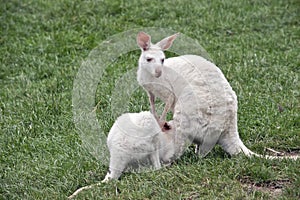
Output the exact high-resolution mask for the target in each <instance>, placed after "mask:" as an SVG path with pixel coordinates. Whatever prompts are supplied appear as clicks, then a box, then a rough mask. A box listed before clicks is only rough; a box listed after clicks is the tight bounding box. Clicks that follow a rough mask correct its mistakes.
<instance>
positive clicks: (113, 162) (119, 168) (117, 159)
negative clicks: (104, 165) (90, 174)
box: [102, 153, 129, 183]
mask: <svg viewBox="0 0 300 200" xmlns="http://www.w3.org/2000/svg"><path fill="white" fill-rule="evenodd" d="M128 162H129V158H127V157H126V156H124V155H122V154H119V155H116V154H115V153H112V155H111V157H110V162H109V170H108V172H107V174H106V176H105V178H104V179H103V181H102V183H105V182H108V181H109V180H111V179H118V178H119V177H120V176H121V174H122V172H123V171H124V170H125V168H126V166H127V164H128Z"/></svg>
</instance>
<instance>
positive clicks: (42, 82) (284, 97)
mask: <svg viewBox="0 0 300 200" xmlns="http://www.w3.org/2000/svg"><path fill="white" fill-rule="evenodd" d="M0 4H1V6H0V13H1V16H0V33H1V35H0V55H1V56H0V59H1V60H0V127H1V132H0V172H1V173H0V176H1V178H0V199H65V198H66V197H67V196H69V195H70V194H71V193H72V192H74V191H75V190H76V189H77V188H79V187H82V186H85V185H88V184H93V183H97V182H99V181H100V180H102V178H103V177H104V176H105V174H106V171H107V166H104V165H103V164H101V161H99V160H97V159H96V158H95V157H93V156H91V154H90V153H89V152H88V151H87V150H86V149H85V148H83V147H82V141H81V139H80V136H79V131H78V130H77V129H76V127H75V124H74V122H73V113H72V90H73V81H74V79H75V77H76V74H77V72H78V70H79V68H80V66H81V63H82V61H84V60H85V59H86V58H87V57H88V55H89V52H91V51H92V50H93V49H94V48H96V47H97V46H98V45H99V44H100V43H101V42H102V41H104V40H105V39H106V38H107V37H109V36H111V35H114V34H118V33H121V32H123V31H126V30H130V29H134V28H143V27H163V28H169V29H173V30H174V31H178V32H181V33H183V34H185V35H187V36H189V37H191V38H193V39H195V40H197V41H198V42H199V44H201V45H202V46H203V47H204V48H205V49H206V50H207V52H208V53H209V54H210V56H211V58H212V59H213V61H214V62H215V63H216V65H217V66H219V67H220V68H221V69H222V71H223V72H224V74H225V76H226V77H227V78H228V80H229V82H230V83H231V85H232V87H233V88H234V90H235V91H236V93H237V96H238V99H239V111H238V113H239V122H238V125H239V132H240V135H241V137H242V140H243V141H244V142H245V144H246V145H247V146H248V147H249V148H250V149H252V150H254V151H256V152H259V153H264V147H270V148H273V149H276V150H281V151H291V150H293V149H297V148H298V149H299V144H300V123H299V122H300V115H299V113H300V100H299V99H300V94H299V91H300V83H299V73H300V62H299V61H300V23H299V22H300V21H299V19H300V3H299V1H297V0H287V1H283V0H263V1H255V0H252V1H244V0H242V1H230V0H226V1H211V2H209V1H182V0H181V1H163V2H161V1H152V3H149V2H146V1H145V0H143V1H135V0H134V1H130V2H124V1H108V0H103V1H100V0H95V1H91V0H89V1H79V0H76V1H71V0H61V1H58V0H56V1H42V0H27V1H19V0H10V1H8V0H1V1H0ZM138 55H139V52H138V51H136V52H131V53H128V54H127V55H123V56H121V57H119V58H118V59H117V60H116V61H115V62H114V63H113V64H112V65H111V66H109V67H108V68H107V70H106V72H105V74H104V76H103V77H102V79H101V84H99V86H98V89H97V94H96V97H95V105H96V104H97V103H98V102H99V101H100V100H101V103H100V104H99V106H97V117H98V120H99V123H100V124H101V126H102V128H103V130H105V131H106V132H107V131H108V130H109V129H110V126H111V125H112V123H113V121H114V119H115V118H114V116H113V115H112V114H111V113H110V103H111V95H112V89H113V88H114V87H115V81H116V80H118V79H119V78H120V77H121V76H122V74H124V73H125V72H126V71H127V70H132V69H135V68H136V66H137V59H138ZM278 106H281V107H282V108H283V111H282V112H279V109H278ZM127 109H128V110H129V111H140V110H141V109H143V110H145V109H148V102H147V97H146V94H145V92H143V91H142V90H141V89H138V90H136V91H135V93H134V94H133V96H132V98H130V103H129V105H128V108H127ZM299 164H300V163H299V161H296V162H293V161H268V160H263V159H258V158H253V159H248V158H245V157H244V156H242V155H240V156H237V157H234V158H229V157H228V156H227V155H226V154H225V153H224V152H223V151H222V150H221V149H220V148H219V147H217V148H215V149H214V150H213V151H212V152H211V153H210V154H209V155H208V156H207V157H206V158H204V159H200V158H197V157H196V156H195V155H194V154H193V153H192V150H189V151H187V152H186V154H184V155H183V157H181V158H180V159H179V160H177V161H176V163H174V164H173V165H172V166H171V167H169V168H166V169H162V170H159V171H154V172H149V173H140V174H135V173H126V174H125V175H124V176H123V177H122V179H121V180H120V181H114V182H111V183H109V184H107V185H101V186H99V187H96V188H94V189H91V190H89V191H85V192H83V193H81V194H80V195H79V196H78V199H108V198H109V199H267V198H279V199H299V198H300V192H299V188H300V174H299ZM283 179H284V180H286V179H287V180H289V182H288V184H285V185H284V186H283V192H282V193H281V194H277V195H275V196H274V194H273V193H269V192H267V191H261V190H256V189H247V187H245V185H244V184H242V182H245V180H248V182H249V181H250V182H251V183H252V184H256V185H258V184H260V183H267V182H276V181H277V180H283ZM116 190H117V191H119V192H118V194H116Z"/></svg>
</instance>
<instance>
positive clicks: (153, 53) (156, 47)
mask: <svg viewBox="0 0 300 200" xmlns="http://www.w3.org/2000/svg"><path fill="white" fill-rule="evenodd" d="M177 35H178V34H174V35H171V36H169V37H167V38H165V39H163V40H161V41H160V42H158V43H156V44H152V43H151V37H150V35H148V34H146V33H144V32H139V33H138V35H137V44H138V46H139V47H140V48H141V50H142V54H141V56H140V59H139V67H140V70H145V71H147V72H148V73H150V74H151V75H152V76H154V77H156V78H158V77H160V76H161V73H162V67H163V64H164V60H165V54H164V51H165V50H167V49H168V48H170V47H171V45H172V43H173V41H174V40H175V38H176V37H177Z"/></svg>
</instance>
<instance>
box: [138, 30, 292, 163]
mask: <svg viewBox="0 0 300 200" xmlns="http://www.w3.org/2000/svg"><path fill="white" fill-rule="evenodd" d="M176 36H177V34H175V35H172V36H170V37H167V38H165V39H163V40H161V41H160V42H158V43H156V44H152V43H151V37H150V36H149V35H147V34H146V33H144V32H140V33H138V35H137V44H138V46H139V47H140V48H141V50H142V53H141V56H140V58H139V67H138V71H137V80H138V82H139V84H140V85H141V86H142V87H143V88H144V89H145V90H146V91H147V92H148V95H149V100H150V105H151V112H152V113H153V114H154V115H155V116H156V119H157V120H158V121H159V124H160V125H161V126H162V125H163V124H164V121H165V116H166V113H167V112H168V110H169V109H171V111H173V120H174V125H173V126H175V127H172V128H175V130H176V135H179V134H181V136H182V138H183V140H184V141H183V142H182V143H184V144H185V145H184V146H188V145H189V144H190V143H195V144H196V145H197V148H196V152H197V153H199V154H201V155H202V156H205V155H207V153H209V152H210V151H211V149H212V148H213V147H214V146H215V145H216V144H219V145H221V147H222V148H223V149H224V150H225V151H226V152H227V153H229V154H230V155H236V154H238V153H240V152H243V153H244V154H245V155H246V156H249V157H250V156H252V155H255V156H259V157H264V158H269V159H273V158H287V157H277V156H262V155H258V154H256V153H254V152H252V151H251V150H249V149H248V148H247V147H246V146H245V145H244V144H243V142H242V141H241V139H240V137H239V134H238V128H237V109H238V106H237V97H236V94H235V92H234V91H233V90H232V88H231V86H230V85H229V83H228V81H227V80H226V78H225V77H224V75H223V73H222V72H221V70H220V69H219V68H218V67H217V66H215V65H214V64H213V63H211V62H209V61H208V60H206V59H204V58H202V57H200V56H196V55H184V56H179V57H173V58H168V59H165V55H164V52H163V51H164V50H166V49H168V48H169V47H170V46H171V45H172V43H173V41H174V39H175V38H176ZM155 97H159V98H160V99H161V100H162V101H164V102H165V104H166V105H165V109H164V111H163V113H162V115H161V118H160V119H159V118H158V115H157V114H156V111H155V105H154V99H155ZM181 150H182V148H181ZM182 153H183V151H182V152H180V151H178V152H177V154H178V155H177V156H180V154H182ZM288 158H292V159H297V158H298V156H294V157H288Z"/></svg>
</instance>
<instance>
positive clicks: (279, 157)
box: [238, 139, 300, 160]
mask: <svg viewBox="0 0 300 200" xmlns="http://www.w3.org/2000/svg"><path fill="white" fill-rule="evenodd" d="M238 145H239V147H240V149H241V151H242V152H243V153H244V154H245V155H246V156H247V157H252V156H255V157H259V158H265V159H270V160H274V159H278V160H283V159H291V160H297V159H299V157H300V156H299V155H290V156H269V155H261V154H257V153H254V152H253V151H251V150H250V149H248V148H247V147H246V146H245V145H244V143H243V142H242V140H241V139H239V143H238Z"/></svg>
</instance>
